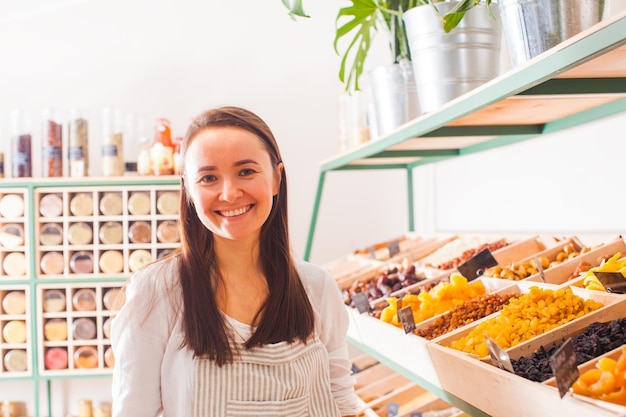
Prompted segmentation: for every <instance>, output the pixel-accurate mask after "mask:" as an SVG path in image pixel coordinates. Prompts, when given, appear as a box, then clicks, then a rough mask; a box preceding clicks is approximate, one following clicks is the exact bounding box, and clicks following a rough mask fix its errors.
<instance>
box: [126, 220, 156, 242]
mask: <svg viewBox="0 0 626 417" xmlns="http://www.w3.org/2000/svg"><path fill="white" fill-rule="evenodd" d="M128 239H129V240H130V242H131V243H150V241H151V240H152V227H151V226H150V223H148V222H143V221H142V222H134V223H132V224H131V225H130V227H129V228H128Z"/></svg>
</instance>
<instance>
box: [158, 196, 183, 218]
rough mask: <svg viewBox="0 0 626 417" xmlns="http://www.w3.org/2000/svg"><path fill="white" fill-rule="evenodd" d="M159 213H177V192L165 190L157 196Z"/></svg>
mask: <svg viewBox="0 0 626 417" xmlns="http://www.w3.org/2000/svg"><path fill="white" fill-rule="evenodd" d="M157 211H158V212H159V214H178V193H177V192H174V191H166V192H164V193H162V194H161V195H160V196H159V197H158V198H157Z"/></svg>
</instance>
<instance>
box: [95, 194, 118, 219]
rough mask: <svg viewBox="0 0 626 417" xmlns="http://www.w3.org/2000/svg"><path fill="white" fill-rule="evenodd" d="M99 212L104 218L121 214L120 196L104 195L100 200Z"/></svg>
mask: <svg viewBox="0 0 626 417" xmlns="http://www.w3.org/2000/svg"><path fill="white" fill-rule="evenodd" d="M100 212H101V213H102V214H103V215H105V216H117V215H119V214H122V195H121V194H120V193H104V195H103V196H102V197H101V198H100Z"/></svg>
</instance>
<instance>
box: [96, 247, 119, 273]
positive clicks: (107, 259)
mask: <svg viewBox="0 0 626 417" xmlns="http://www.w3.org/2000/svg"><path fill="white" fill-rule="evenodd" d="M98 265H99V266H100V271H102V272H104V273H106V274H117V273H120V272H122V271H123V270H124V256H123V255H122V252H120V251H116V250H108V251H105V252H103V253H102V254H101V255H100V261H99V262H98Z"/></svg>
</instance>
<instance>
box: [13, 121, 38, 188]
mask: <svg viewBox="0 0 626 417" xmlns="http://www.w3.org/2000/svg"><path fill="white" fill-rule="evenodd" d="M31 142H32V134H31V126H30V118H29V116H28V113H26V112H25V111H24V110H21V109H15V110H13V111H12V112H11V175H12V176H13V178H22V177H32V176H33V171H32V149H31Z"/></svg>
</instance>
